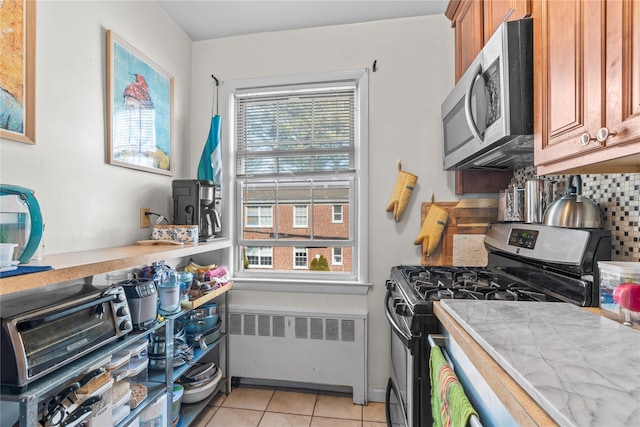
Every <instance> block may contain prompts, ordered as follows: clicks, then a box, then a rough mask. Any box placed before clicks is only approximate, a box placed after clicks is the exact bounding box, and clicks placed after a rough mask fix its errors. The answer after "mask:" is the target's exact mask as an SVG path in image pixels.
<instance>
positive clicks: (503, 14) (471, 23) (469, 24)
mask: <svg viewBox="0 0 640 427" xmlns="http://www.w3.org/2000/svg"><path fill="white" fill-rule="evenodd" d="M530 14H531V0H492V1H482V0H451V1H450V2H449V5H448V7H447V10H446V11H445V15H446V16H447V18H449V19H450V20H451V26H452V27H453V28H454V31H455V77H456V82H457V81H458V80H459V79H460V77H462V75H463V74H464V72H465V71H466V70H467V68H468V67H469V65H470V64H471V62H473V60H474V59H475V58H476V56H477V55H478V53H479V52H480V50H481V49H482V47H483V46H484V44H485V43H486V42H487V41H488V40H489V38H491V36H492V35H493V33H494V32H495V30H496V28H498V27H499V26H500V24H502V23H503V22H506V21H512V20H516V19H521V18H524V17H526V16H529V15H530Z"/></svg>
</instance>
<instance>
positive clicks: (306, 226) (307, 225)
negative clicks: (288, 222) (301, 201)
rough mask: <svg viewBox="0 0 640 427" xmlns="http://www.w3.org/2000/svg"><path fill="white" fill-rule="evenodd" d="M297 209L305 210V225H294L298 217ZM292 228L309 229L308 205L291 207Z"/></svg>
mask: <svg viewBox="0 0 640 427" xmlns="http://www.w3.org/2000/svg"><path fill="white" fill-rule="evenodd" d="M297 208H304V209H305V219H306V224H304V225H300V224H296V218H297V217H298V215H297V214H296V209H297ZM293 228H309V206H308V205H293Z"/></svg>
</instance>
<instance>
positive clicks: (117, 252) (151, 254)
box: [0, 238, 233, 427]
mask: <svg viewBox="0 0 640 427" xmlns="http://www.w3.org/2000/svg"><path fill="white" fill-rule="evenodd" d="M230 247H231V241H230V240H229V239H226V238H218V239H214V240H213V241H210V242H206V243H192V244H185V245H184V246H174V245H130V246H120V247H114V248H106V249H95V250H89V251H82V252H70V253H64V254H54V255H47V257H46V258H45V259H43V260H40V261H35V262H32V263H29V264H26V265H30V266H42V265H47V266H51V267H52V268H53V269H52V270H48V271H43V272H39V273H31V274H25V275H21V276H13V277H8V278H4V279H2V280H0V296H2V295H9V294H12V293H17V292H24V291H27V292H29V291H34V290H37V289H39V288H43V287H46V286H49V285H54V284H58V283H62V282H67V281H71V280H77V279H85V280H86V278H90V277H92V276H94V275H97V274H103V273H108V272H110V271H116V270H122V269H125V268H132V267H138V266H140V265H144V264H148V263H152V262H157V261H160V260H166V259H175V258H183V257H188V256H193V255H197V254H203V253H208V252H213V251H217V250H221V249H227V248H230ZM232 287H233V284H232V283H229V284H227V285H225V286H223V287H221V288H219V289H217V290H215V291H213V293H212V295H209V294H208V295H207V298H206V299H207V300H212V299H214V298H217V297H218V296H221V295H224V304H225V324H224V325H223V327H224V328H225V330H226V328H227V325H228V323H229V310H228V309H227V308H226V307H227V306H228V291H229V290H230V289H231V288H232ZM188 310H189V308H186V307H183V309H182V311H181V312H179V313H176V314H174V315H171V316H168V317H165V320H164V321H163V322H160V323H158V324H156V325H154V326H153V327H152V328H150V329H149V330H146V331H144V332H140V333H130V334H129V335H127V336H126V337H125V338H123V339H121V340H118V341H115V342H113V343H109V344H107V345H105V346H104V347H102V348H100V349H98V350H95V351H94V352H92V353H90V354H88V355H86V356H84V357H82V358H80V359H78V360H76V361H74V362H72V363H70V364H69V365H67V366H64V367H62V368H60V369H59V370H57V371H55V372H53V373H51V374H49V375H47V376H46V377H43V378H41V379H39V380H37V381H34V382H33V383H31V384H29V385H28V387H27V389H26V390H25V391H24V392H21V393H16V392H15V391H14V390H11V389H10V388H8V387H0V401H7V402H18V403H19V406H20V418H19V420H18V421H19V423H18V424H19V426H20V427H32V426H35V425H38V405H39V403H40V402H41V401H42V400H43V399H46V398H47V397H49V396H50V395H52V394H53V393H54V392H55V391H56V390H57V389H58V388H60V386H61V385H62V384H65V383H67V382H69V381H70V380H72V379H73V378H75V377H77V376H78V375H79V374H80V373H82V372H83V371H85V370H86V369H87V367H92V366H96V367H97V366H101V365H104V364H105V363H107V362H108V361H109V360H110V358H111V354H113V353H115V352H117V351H119V350H121V349H123V348H124V347H126V346H127V345H129V344H130V343H132V342H134V341H137V340H139V339H142V338H148V336H149V334H151V333H152V332H154V331H156V330H158V329H160V328H162V327H163V326H166V328H165V338H166V343H167V346H166V351H167V360H166V369H165V375H164V379H162V378H160V379H159V380H158V378H157V377H155V376H154V379H153V380H151V381H149V382H148V383H149V384H148V395H147V398H146V399H145V400H144V401H143V402H142V403H141V404H140V405H138V406H137V407H136V408H135V409H134V410H132V411H131V413H130V414H129V415H128V416H127V417H126V418H125V419H124V420H122V421H121V422H120V423H119V424H118V427H126V426H128V425H129V424H130V423H131V422H132V421H133V420H134V419H135V418H136V416H137V415H138V414H140V412H141V411H143V410H144V408H145V407H147V406H148V405H149V404H150V403H151V402H153V401H154V400H155V399H156V398H158V397H160V396H161V395H162V394H163V393H165V392H167V409H168V414H169V416H170V414H171V408H172V401H173V399H172V397H173V396H172V394H173V386H172V385H173V381H174V380H175V379H177V378H178V377H179V375H181V374H183V373H184V372H185V371H186V368H185V369H184V370H182V371H181V372H180V371H178V373H176V374H174V372H173V322H174V321H175V319H177V318H178V317H180V316H181V315H182V314H184V313H185V312H186V311H188ZM222 340H228V335H227V333H223V334H221V336H220V338H219V339H218V340H217V341H216V342H215V343H212V344H211V345H210V346H209V348H208V349H207V351H205V352H202V351H201V350H198V353H196V356H195V357H196V358H197V359H196V360H200V358H202V357H204V355H205V354H206V353H207V352H209V351H211V350H212V349H214V348H216V347H218V345H219V344H220V343H221V342H222ZM225 343H226V346H225V355H224V357H225V369H226V370H227V371H228V369H229V352H228V348H229V345H228V342H226V341H225ZM223 387H225V392H226V393H228V392H229V391H230V390H231V378H230V377H226V378H222V379H221V380H220V383H219V384H218V385H217V386H216V389H215V390H214V392H213V393H212V395H211V396H210V397H209V398H207V399H205V400H203V401H201V402H198V403H194V404H191V405H184V407H185V413H184V414H182V415H181V419H180V424H179V425H180V426H181V427H185V426H188V425H189V424H190V423H191V422H192V421H193V420H194V419H195V417H196V416H197V415H198V414H199V413H200V411H202V409H204V408H205V407H206V404H207V403H208V402H209V401H210V400H211V399H212V398H213V397H214V396H215V395H216V394H217V393H218V392H220V391H221V390H222V388H223Z"/></svg>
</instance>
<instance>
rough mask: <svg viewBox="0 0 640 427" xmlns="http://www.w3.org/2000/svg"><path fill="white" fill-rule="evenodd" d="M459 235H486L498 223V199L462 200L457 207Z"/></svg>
mask: <svg viewBox="0 0 640 427" xmlns="http://www.w3.org/2000/svg"><path fill="white" fill-rule="evenodd" d="M455 213H456V219H457V226H458V233H459V234H485V233H486V231H487V227H488V226H489V224H491V223H492V222H497V221H498V199H497V198H483V199H462V200H460V201H459V202H458V205H457V206H456V207H455Z"/></svg>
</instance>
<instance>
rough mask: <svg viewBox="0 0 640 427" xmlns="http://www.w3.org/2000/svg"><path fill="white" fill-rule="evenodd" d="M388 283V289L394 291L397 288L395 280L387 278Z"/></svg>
mask: <svg viewBox="0 0 640 427" xmlns="http://www.w3.org/2000/svg"><path fill="white" fill-rule="evenodd" d="M386 284H387V290H389V291H393V290H395V289H396V284H395V282H394V281H393V280H387V282H386Z"/></svg>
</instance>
